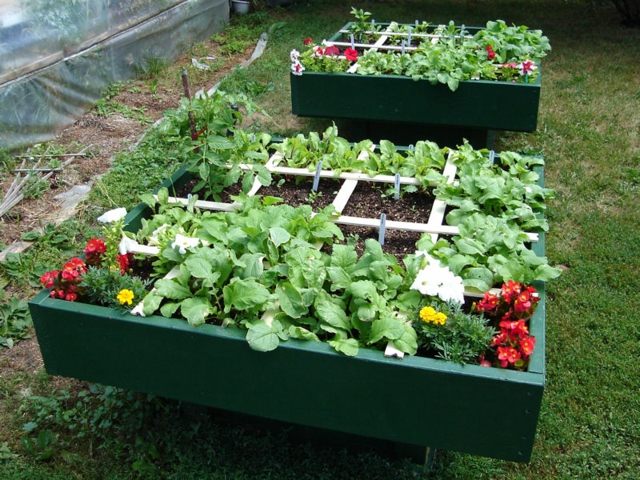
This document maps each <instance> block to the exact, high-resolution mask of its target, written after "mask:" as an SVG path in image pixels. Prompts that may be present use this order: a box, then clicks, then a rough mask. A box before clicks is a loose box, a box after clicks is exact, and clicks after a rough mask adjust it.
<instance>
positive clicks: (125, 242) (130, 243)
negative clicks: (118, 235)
mask: <svg viewBox="0 0 640 480" xmlns="http://www.w3.org/2000/svg"><path fill="white" fill-rule="evenodd" d="M137 246H138V242H136V241H135V240H133V239H132V238H129V237H127V236H126V235H123V236H122V240H120V243H119V244H118V251H119V252H120V255H126V254H127V253H129V252H131V251H133V249H134V248H135V247H137Z"/></svg>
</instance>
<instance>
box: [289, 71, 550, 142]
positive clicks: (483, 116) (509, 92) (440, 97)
mask: <svg viewBox="0 0 640 480" xmlns="http://www.w3.org/2000/svg"><path fill="white" fill-rule="evenodd" d="M541 77H542V74H540V75H539V76H538V77H537V79H536V82H535V83H532V84H521V83H511V82H492V81H483V80H477V81H466V82H461V83H460V87H459V88H458V89H457V90H456V91H455V92H452V91H451V90H449V88H448V87H447V86H446V85H440V84H438V85H431V84H430V83H429V82H428V81H426V80H419V81H415V80H412V79H411V78H408V77H400V76H392V75H379V76H369V75H357V74H342V73H317V72H309V73H307V72H305V73H304V74H303V75H300V76H297V75H293V74H291V107H292V111H293V113H294V114H296V115H300V116H304V117H327V118H348V119H363V120H379V121H395V122H410V123H419V124H431V125H448V126H457V127H474V128H482V129H490V130H513V131H525V132H531V131H534V130H535V129H536V125H537V121H538V104H539V100H540V85H541V83H540V82H541Z"/></svg>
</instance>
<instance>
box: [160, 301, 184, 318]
mask: <svg viewBox="0 0 640 480" xmlns="http://www.w3.org/2000/svg"><path fill="white" fill-rule="evenodd" d="M179 306H180V303H179V302H168V303H165V304H164V305H162V307H160V313H161V314H162V316H163V317H171V316H172V315H173V314H174V313H176V310H178V307H179Z"/></svg>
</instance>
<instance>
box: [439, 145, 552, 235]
mask: <svg viewBox="0 0 640 480" xmlns="http://www.w3.org/2000/svg"><path fill="white" fill-rule="evenodd" d="M452 161H453V162H454V163H455V164H456V166H457V167H458V170H457V177H458V180H456V181H455V182H454V183H448V182H447V181H446V179H444V178H443V179H441V180H440V182H439V185H438V187H437V188H436V189H435V194H436V196H437V197H438V198H440V199H441V200H444V201H446V202H447V204H449V205H451V206H454V207H457V208H455V209H454V210H452V211H451V212H449V214H448V215H447V223H449V224H450V225H458V224H460V222H462V221H463V220H464V219H465V218H467V217H469V215H471V214H473V213H476V212H480V213H484V214H487V215H492V216H494V217H499V218H503V219H505V220H506V221H508V222H509V223H513V224H515V225H518V226H519V227H521V228H522V229H523V230H527V231H534V232H536V231H546V230H547V229H548V224H547V221H546V219H545V218H544V216H543V214H544V211H545V208H546V207H545V204H546V201H547V200H549V199H551V198H553V191H552V190H550V189H548V188H544V187H542V186H540V185H539V184H538V182H539V178H540V177H539V175H538V173H537V172H535V171H534V167H537V166H542V165H544V161H543V159H542V158H541V157H538V156H526V155H519V154H518V153H515V152H504V153H502V154H501V155H499V157H498V161H497V162H495V163H491V161H490V160H489V152H488V151H486V150H474V149H473V148H472V147H471V146H470V145H468V144H465V145H462V146H460V147H458V149H457V150H455V151H453V156H452Z"/></svg>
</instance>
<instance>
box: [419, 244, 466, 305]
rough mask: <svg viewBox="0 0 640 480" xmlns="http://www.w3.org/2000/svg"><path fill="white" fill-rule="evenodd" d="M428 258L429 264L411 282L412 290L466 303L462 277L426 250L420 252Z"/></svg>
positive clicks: (447, 300)
mask: <svg viewBox="0 0 640 480" xmlns="http://www.w3.org/2000/svg"><path fill="white" fill-rule="evenodd" d="M418 253H419V254H420V255H423V256H424V257H425V258H426V260H427V265H426V267H424V268H423V269H422V270H420V271H419V272H418V274H417V275H416V278H415V280H414V281H413V283H412V284H411V289H412V290H418V291H419V292H420V293H422V294H423V295H430V296H433V297H439V298H440V300H443V301H445V302H454V303H458V304H463V303H464V285H463V283H462V278H460V277H458V276H456V275H454V274H453V272H452V271H451V270H449V268H448V267H446V266H443V265H442V264H441V263H440V261H439V260H436V259H435V258H433V257H431V256H429V255H428V254H426V253H425V252H418Z"/></svg>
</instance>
